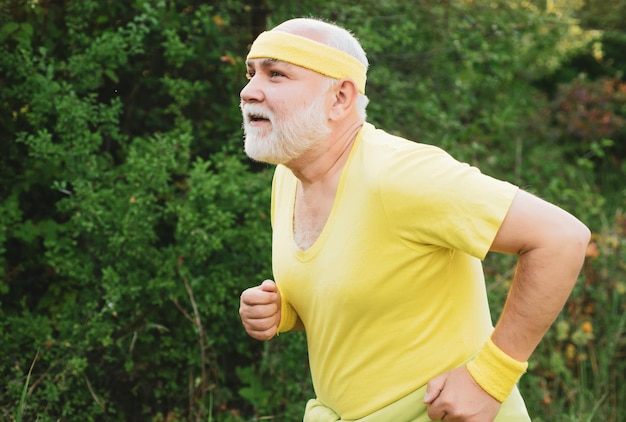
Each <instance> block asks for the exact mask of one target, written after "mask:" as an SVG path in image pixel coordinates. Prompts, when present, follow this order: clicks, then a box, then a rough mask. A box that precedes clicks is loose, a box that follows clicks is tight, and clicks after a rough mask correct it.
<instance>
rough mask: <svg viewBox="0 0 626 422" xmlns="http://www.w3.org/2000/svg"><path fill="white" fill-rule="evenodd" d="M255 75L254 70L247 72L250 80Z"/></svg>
mask: <svg viewBox="0 0 626 422" xmlns="http://www.w3.org/2000/svg"><path fill="white" fill-rule="evenodd" d="M253 77H254V72H246V78H247V79H248V80H250V79H252V78H253Z"/></svg>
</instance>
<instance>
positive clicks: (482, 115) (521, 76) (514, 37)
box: [0, 0, 626, 422]
mask: <svg viewBox="0 0 626 422" xmlns="http://www.w3.org/2000/svg"><path fill="white" fill-rule="evenodd" d="M301 16H314V17H322V18H325V19H328V20H331V21H335V22H337V23H339V24H340V25H342V26H345V27H347V28H348V29H350V30H352V31H353V32H354V33H355V35H356V36H357V37H358V38H359V39H360V41H361V42H362V44H363V46H364V48H365V50H366V51H367V53H368V57H369V60H370V63H371V67H370V72H369V76H368V86H367V93H368V96H369V97H370V99H371V103H370V106H369V108H368V116H369V120H370V121H371V122H372V123H374V124H376V125H378V126H380V127H381V128H384V129H386V130H387V131H390V132H392V133H395V134H399V135H402V136H405V137H407V138H409V139H412V140H415V141H418V142H423V143H430V144H435V145H439V146H441V147H443V148H445V149H446V150H448V151H449V152H450V153H452V154H453V155H454V156H455V157H457V158H458V159H460V160H463V161H466V162H469V163H471V164H473V165H476V166H478V167H480V168H481V169H482V171H483V172H485V173H488V174H491V175H493V176H496V177H499V178H503V179H506V180H509V181H512V182H514V183H516V184H518V185H520V186H522V187H523V188H525V189H527V190H529V191H531V192H533V193H535V194H537V195H539V196H542V197H544V198H546V199H548V200H550V201H552V202H555V203H557V204H559V205H560V206H562V207H563V208H565V209H567V210H568V211H570V212H571V213H573V214H575V215H576V216H578V217H579V218H580V219H581V220H582V221H583V222H585V224H587V225H588V226H589V227H590V228H591V229H592V231H593V237H592V242H591V243H590V245H589V248H588V251H587V259H586V262H585V266H584V269H583V272H582V274H581V277H580V280H579V282H578V284H577V285H576V287H575V290H574V293H573V294H572V297H571V298H570V300H569V302H568V303H567V305H566V307H565V309H564V310H563V312H562V313H561V315H560V316H559V318H558V320H557V322H556V323H555V324H554V326H553V327H552V329H551V330H550V332H549V333H548V334H547V336H546V338H545V339H544V341H543V342H542V343H541V345H540V347H539V348H538V350H537V351H536V353H535V355H534V356H533V357H532V359H531V361H530V368H529V371H528V373H527V374H526V375H525V376H524V377H523V378H522V381H521V384H520V388H521V390H522V393H523V394H524V395H525V397H526V401H527V404H528V408H529V411H530V414H531V416H532V418H533V420H534V421H544V422H547V421H623V420H625V419H624V418H626V416H625V415H626V379H625V378H626V335H625V334H624V329H625V324H626V298H625V294H626V214H625V212H626V211H625V205H626V161H625V159H626V75H625V71H626V1H625V0H613V1H611V2H607V1H604V0H586V1H585V0H580V1H575V0H572V1H565V0H562V1H558V0H552V1H548V0H543V1H521V0H507V1H504V0H492V1H470V0H441V1H415V0H411V1H409V0H387V1H384V2H383V1H379V0H360V1H358V2H357V1H352V2H351V1H333V0H329V1H322V0H318V1H313V0H310V1H309V0H281V1H278V0H275V1H272V0H265V1H262V0H259V1H249V0H220V1H217V0H214V1H183V0H168V1H166V0H163V1H158V0H153V1H151V0H129V1H115V0H98V1H95V0H81V1H76V0H65V1H62V0H0V338H1V339H2V341H0V420H3V421H4V420H6V421H42V422H43V421H82V422H84V421H154V422H161V421H163V422H165V421H225V422H237V421H298V420H301V418H302V413H303V409H304V405H305V403H306V400H307V399H308V398H310V397H311V396H312V395H313V391H312V387H311V385H310V379H309V374H308V366H307V356H306V344H305V339H304V337H303V336H302V334H300V333H295V334H291V333H290V334H286V335H281V336H280V337H279V338H276V339H274V340H272V341H270V342H267V343H260V342H257V341H254V340H251V339H249V338H248V337H247V336H246V334H245V333H244V330H243V328H242V327H241V323H240V320H239V315H238V312H237V311H238V306H239V294H240V292H241V291H242V290H243V289H245V288H247V287H250V286H253V285H256V284H258V283H259V282H260V281H261V280H263V279H265V278H271V265H270V240H271V239H270V238H271V235H270V224H269V189H270V183H271V174H272V168H271V166H266V165H260V164H253V163H251V162H250V161H249V160H247V159H246V157H245V156H244V154H243V152H242V130H241V117H240V111H239V91H240V90H241V88H242V87H243V86H244V85H245V83H246V79H245V66H244V59H245V56H246V54H247V50H248V47H249V45H250V43H251V42H252V40H254V38H255V37H256V35H258V34H259V33H260V32H262V31H263V30H265V29H269V28H271V27H272V26H274V25H276V24H278V23H280V22H282V21H283V20H285V19H289V18H292V17H301ZM514 263H515V262H514V259H513V258H511V257H506V256H496V255H490V256H488V258H487V259H486V260H485V269H486V272H487V277H488V280H487V282H488V289H489V295H490V301H491V305H492V308H493V310H494V319H495V318H497V316H498V314H499V312H500V309H501V307H502V304H503V301H504V297H505V295H506V291H507V289H508V287H509V284H510V282H511V278H512V274H513V267H514Z"/></svg>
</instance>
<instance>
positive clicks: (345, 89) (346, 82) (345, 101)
mask: <svg viewBox="0 0 626 422" xmlns="http://www.w3.org/2000/svg"><path fill="white" fill-rule="evenodd" d="M333 94H334V96H333V104H332V106H331V108H330V113H329V115H328V117H329V118H330V119H331V120H341V118H342V117H343V116H345V115H346V114H347V113H349V112H351V111H352V110H353V109H354V105H355V103H356V100H357V97H358V96H359V89H358V88H357V86H356V83H355V82H354V81H353V80H352V79H341V80H340V81H339V84H338V85H337V86H336V87H335V89H334V93H333Z"/></svg>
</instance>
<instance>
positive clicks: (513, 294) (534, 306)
mask: <svg viewBox="0 0 626 422" xmlns="http://www.w3.org/2000/svg"><path fill="white" fill-rule="evenodd" d="M589 236H590V233H589V229H587V227H585V225H584V224H582V223H581V222H580V221H578V220H577V219H576V218H575V217H573V216H572V215H570V214H569V213H567V212H566V211H564V210H562V209H560V208H559V207H557V206H555V205H552V204H550V203H548V202H546V201H544V200H542V199H540V198H537V197H536V196H533V195H531V194H529V193H527V192H524V191H521V190H520V191H519V192H518V193H517V194H516V196H515V198H514V200H513V203H512V205H511V208H510V209H509V212H508V213H507V216H506V218H505V219H504V222H503V223H502V226H501V227H500V230H499V231H498V233H497V235H496V237H495V239H494V241H493V244H492V246H491V250H492V251H495V252H504V253H508V254H517V255H518V256H519V260H518V263H517V269H516V272H515V276H514V279H513V283H512V285H511V289H510V291H509V295H508V297H507V300H506V303H505V306H504V309H503V311H502V315H501V316H500V319H499V320H498V322H497V324H496V328H495V330H494V332H493V334H492V337H491V340H492V341H493V343H494V344H495V345H496V346H497V347H498V348H499V349H501V350H502V351H503V352H504V353H506V355H508V356H510V357H511V358H513V359H514V360H516V361H520V362H524V361H526V360H528V358H529V357H530V355H531V354H532V352H533V351H534V350H535V348H536V347H537V345H538V344H539V342H540V341H541V338H542V337H543V336H544V335H545V333H546V331H547V330H548V328H549V327H550V325H551V324H552V323H553V322H554V320H555V319H556V317H557V315H558V314H559V312H560V311H561V309H562V308H563V306H564V304H565V302H566V300H567V298H568V297H569V295H570V293H571V291H572V288H573V286H574V284H575V282H576V279H577V278H578V274H579V272H580V269H581V266H582V263H583V260H584V256H585V250H586V247H587V244H588V242H589ZM424 402H425V403H428V404H429V405H430V406H429V411H428V414H429V416H430V418H431V419H434V420H439V419H441V418H443V417H444V416H445V421H446V422H448V421H481V422H482V421H492V420H493V419H494V418H495V416H496V414H497V412H498V410H499V407H500V403H499V401H498V400H496V399H494V398H493V397H491V396H490V395H489V394H488V393H487V392H486V391H484V389H482V388H481V387H480V386H479V385H478V383H476V381H474V379H473V378H472V376H471V375H470V374H469V372H468V370H467V368H466V367H461V368H456V369H454V370H452V371H449V372H446V373H445V374H442V375H440V376H439V377H436V378H434V379H433V380H431V382H429V385H428V392H427V394H426V397H425V398H424Z"/></svg>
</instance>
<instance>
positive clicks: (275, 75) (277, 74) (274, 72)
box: [270, 71, 285, 78]
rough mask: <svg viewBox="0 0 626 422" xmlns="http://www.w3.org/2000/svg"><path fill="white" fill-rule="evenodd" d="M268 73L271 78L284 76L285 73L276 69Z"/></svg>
mask: <svg viewBox="0 0 626 422" xmlns="http://www.w3.org/2000/svg"><path fill="white" fill-rule="evenodd" d="M270 75H271V76H272V78H275V77H279V76H285V75H283V74H282V73H280V72H276V71H272V72H271V73H270Z"/></svg>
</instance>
